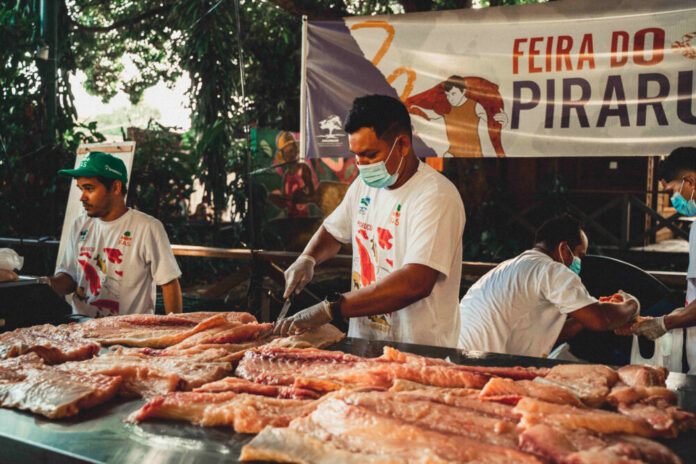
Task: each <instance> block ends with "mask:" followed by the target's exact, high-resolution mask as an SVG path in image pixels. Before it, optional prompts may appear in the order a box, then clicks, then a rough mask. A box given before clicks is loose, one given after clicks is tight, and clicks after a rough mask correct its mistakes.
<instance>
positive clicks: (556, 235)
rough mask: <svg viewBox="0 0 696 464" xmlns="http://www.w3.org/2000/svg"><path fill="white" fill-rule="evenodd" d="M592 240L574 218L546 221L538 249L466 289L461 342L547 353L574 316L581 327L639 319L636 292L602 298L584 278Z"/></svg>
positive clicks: (474, 346)
mask: <svg viewBox="0 0 696 464" xmlns="http://www.w3.org/2000/svg"><path fill="white" fill-rule="evenodd" d="M587 246H588V240H587V235H585V232H584V231H583V230H582V228H581V226H580V223H578V222H577V221H575V220H574V219H572V218H570V217H568V216H563V217H560V218H554V219H550V220H548V221H546V222H545V223H544V224H543V225H542V226H541V227H540V228H539V230H538V231H537V234H536V238H535V242H534V247H533V248H532V249H530V250H527V251H525V252H524V253H522V254H521V255H519V256H517V257H516V258H513V259H510V260H508V261H505V262H503V263H500V264H499V265H498V266H497V267H496V268H495V269H493V270H491V271H489V272H488V273H487V274H486V275H484V276H483V277H481V279H479V280H478V281H477V282H476V283H475V284H474V285H473V286H472V287H471V288H470V289H469V291H468V292H467V293H466V295H464V298H462V301H461V303H460V304H459V311H460V314H461V324H462V326H461V332H460V334H459V343H458V347H459V348H462V349H466V350H481V351H491V352H496V353H508V354H516V355H526V356H545V355H548V354H549V352H550V351H551V349H552V348H553V345H554V343H555V342H556V340H557V339H558V337H559V334H561V330H562V329H563V327H564V323H565V322H566V318H567V317H568V316H570V317H571V318H572V319H573V321H575V322H576V325H577V328H578V330H579V329H580V328H583V327H584V328H587V329H590V330H611V329H615V328H617V327H620V326H621V325H623V324H625V323H627V322H629V321H632V320H634V319H635V317H636V316H637V315H638V312H639V311H640V304H639V303H638V300H637V299H636V298H635V297H633V296H631V295H629V294H627V293H624V292H620V293H621V294H622V295H623V297H624V301H623V302H621V303H612V302H600V301H598V300H597V299H596V298H594V297H592V296H591V295H590V294H589V293H588V291H587V289H586V288H585V286H584V285H583V284H582V282H581V281H580V277H579V275H578V274H580V266H581V262H582V258H583V257H584V256H585V253H587ZM576 332H577V331H576Z"/></svg>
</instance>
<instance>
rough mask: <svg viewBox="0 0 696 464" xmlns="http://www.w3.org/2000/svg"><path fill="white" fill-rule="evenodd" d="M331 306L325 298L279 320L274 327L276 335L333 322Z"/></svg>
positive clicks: (297, 331)
mask: <svg viewBox="0 0 696 464" xmlns="http://www.w3.org/2000/svg"><path fill="white" fill-rule="evenodd" d="M331 319H333V318H332V317H331V307H330V305H329V302H328V301H326V300H324V301H322V302H321V303H317V304H315V305H314V306H310V307H309V308H307V309H303V310H302V311H300V312H299V313H297V314H293V315H292V316H290V317H286V318H285V319H283V320H281V321H278V322H277V323H276V325H275V327H274V328H273V334H274V335H281V336H283V337H285V336H286V335H293V334H298V333H302V332H304V331H306V330H309V329H311V328H313V327H319V326H320V325H324V324H326V323H328V322H331Z"/></svg>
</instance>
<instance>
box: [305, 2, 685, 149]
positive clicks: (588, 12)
mask: <svg viewBox="0 0 696 464" xmlns="http://www.w3.org/2000/svg"><path fill="white" fill-rule="evenodd" d="M305 27H306V30H305V44H304V47H305V50H304V53H303V57H304V60H303V88H302V91H303V102H304V105H303V108H302V111H303V115H302V116H303V121H304V124H303V127H302V130H303V136H304V135H306V137H307V139H306V140H307V143H306V153H305V155H306V156H307V157H309V158H312V157H319V156H322V157H324V156H329V157H340V156H344V157H345V156H351V153H350V149H349V146H348V140H347V139H348V136H347V134H346V133H345V132H344V131H343V127H342V126H343V122H344V120H345V116H346V113H347V112H348V110H349V109H350V107H351V106H352V102H353V99H354V98H356V97H359V96H363V95H367V94H373V93H379V94H387V95H392V96H394V97H397V98H400V99H401V100H402V101H403V102H404V103H405V104H406V106H407V108H408V110H409V112H410V113H411V120H412V124H413V128H414V149H415V151H416V154H417V155H418V156H441V157H449V156H454V157H481V156H485V157H496V156H497V157H540V156H637V155H640V156H650V155H658V154H665V153H669V152H670V151H671V150H673V149H674V148H676V147H679V146H685V145H692V146H693V145H696V101H695V100H696V99H695V98H694V97H695V94H696V82H695V80H694V68H696V2H694V1H693V0H618V1H613V2H610V1H596V0H592V1H589V0H564V1H561V2H551V3H545V4H535V5H520V6H511V7H507V6H506V7H497V8H484V9H478V10H477V9H467V10H455V11H442V12H427V13H412V14H404V15H388V16H369V17H350V18H345V19H344V20H342V21H309V22H308V23H307V24H306V26H305Z"/></svg>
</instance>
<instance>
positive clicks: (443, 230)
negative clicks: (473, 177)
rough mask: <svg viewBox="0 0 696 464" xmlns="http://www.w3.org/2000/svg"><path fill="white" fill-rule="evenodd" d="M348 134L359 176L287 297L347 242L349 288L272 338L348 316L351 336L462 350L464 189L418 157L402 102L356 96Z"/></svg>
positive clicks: (294, 274) (289, 282)
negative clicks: (459, 345)
mask: <svg viewBox="0 0 696 464" xmlns="http://www.w3.org/2000/svg"><path fill="white" fill-rule="evenodd" d="M344 129H345V131H346V132H347V133H348V134H349V143H350V150H351V152H353V153H354V154H355V156H356V158H357V161H358V169H359V170H360V179H356V180H355V181H354V182H353V184H352V185H351V186H350V188H349V189H348V192H347V193H346V196H345V197H344V199H343V201H342V202H341V204H340V205H339V206H338V208H337V209H336V210H335V211H333V212H332V213H331V215H329V217H327V218H326V220H325V221H324V223H323V225H322V226H321V227H320V228H319V230H318V231H317V232H316V233H315V234H314V236H313V237H312V239H311V240H310V242H309V243H308V244H307V246H306V248H305V249H304V251H303V253H302V255H301V256H300V257H299V258H298V259H297V261H295V263H293V264H292V265H291V266H290V267H289V268H288V270H287V271H286V272H285V281H286V284H285V297H286V298H287V297H288V296H289V295H290V294H291V293H292V292H299V291H300V290H301V289H302V287H303V286H304V285H305V284H307V282H309V281H310V280H311V279H312V276H313V274H314V266H315V265H316V264H320V263H322V262H324V261H326V260H327V259H329V258H331V257H332V256H334V255H335V254H336V253H337V252H338V251H339V249H340V247H341V245H342V244H344V243H349V242H350V243H352V246H353V271H352V279H351V280H352V289H351V291H349V292H346V293H343V294H334V295H330V296H329V297H328V298H327V299H326V300H325V301H323V302H321V303H319V304H316V305H314V306H311V307H309V308H307V309H305V310H302V311H300V312H299V313H297V314H295V315H293V316H291V317H289V318H287V319H284V320H282V321H280V322H279V323H278V324H277V325H276V328H275V332H276V333H280V334H283V335H285V334H288V333H296V332H299V331H302V330H307V329H309V328H312V327H316V326H319V325H321V324H325V323H327V322H330V321H331V320H334V319H338V318H346V319H349V330H348V335H349V336H351V337H361V338H367V339H372V340H389V341H397V342H409V343H419V344H425V345H438V346H450V347H453V346H455V345H456V342H457V332H458V327H459V314H458V312H457V301H458V299H459V283H460V277H461V260H462V233H463V231H464V222H465V214H464V205H463V203H462V200H461V197H460V195H459V192H458V191H457V189H456V187H455V186H454V185H453V184H452V183H451V182H450V181H449V180H447V179H446V178H445V177H444V176H443V175H442V174H440V173H438V172H437V171H435V170H434V169H432V168H431V167H430V166H428V165H426V164H425V163H422V162H420V161H419V160H418V158H417V157H416V154H415V153H414V151H413V145H412V134H411V120H410V117H409V114H408V111H407V110H406V108H405V106H404V105H403V103H402V102H401V101H399V100H397V99H395V98H392V97H388V96H385V95H369V96H365V97H360V98H357V99H355V101H354V102H353V108H352V109H351V110H350V112H349V113H348V116H347V118H346V121H345V125H344Z"/></svg>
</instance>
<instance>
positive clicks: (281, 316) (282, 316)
mask: <svg viewBox="0 0 696 464" xmlns="http://www.w3.org/2000/svg"><path fill="white" fill-rule="evenodd" d="M292 300H293V297H292V295H290V296H289V297H287V298H286V299H285V303H283V307H282V308H281V310H280V313H279V314H278V319H276V323H278V322H280V321H281V320H283V319H285V316H286V315H287V314H288V310H289V309H290V306H291V305H292Z"/></svg>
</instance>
